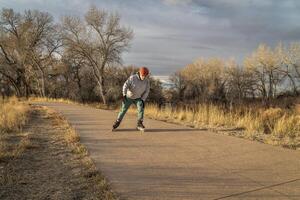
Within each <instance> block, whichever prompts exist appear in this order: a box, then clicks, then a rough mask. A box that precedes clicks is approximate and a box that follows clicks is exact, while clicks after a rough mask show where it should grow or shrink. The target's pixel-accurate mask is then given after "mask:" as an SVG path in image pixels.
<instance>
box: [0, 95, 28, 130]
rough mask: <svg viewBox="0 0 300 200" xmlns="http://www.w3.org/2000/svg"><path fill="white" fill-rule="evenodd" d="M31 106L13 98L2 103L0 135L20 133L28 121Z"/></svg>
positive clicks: (0, 103) (0, 104) (0, 105)
mask: <svg viewBox="0 0 300 200" xmlns="http://www.w3.org/2000/svg"><path fill="white" fill-rule="evenodd" d="M28 111H29V106H28V105H27V104H26V103H24V102H20V101H19V100H18V99H17V98H16V97H11V98H9V99H7V100H4V101H1V102H0V133H4V132H11V131H20V130H21V129H22V126H23V125H25V123H26V120H27V113H28Z"/></svg>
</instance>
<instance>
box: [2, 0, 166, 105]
mask: <svg viewBox="0 0 300 200" xmlns="http://www.w3.org/2000/svg"><path fill="white" fill-rule="evenodd" d="M0 15H1V16H0V79H1V81H0V89H1V93H2V95H4V94H5V95H11V94H16V95H17V96H25V97H29V96H30V95H35V96H41V97H55V98H59V97H61V98H70V99H73V100H78V101H83V102H85V101H99V99H100V101H101V102H102V103H104V104H108V103H114V102H116V101H118V100H119V99H120V98H121V95H122V94H121V87H122V85H123V83H124V82H125V80H126V79H127V78H128V76H130V75H131V74H133V73H135V72H136V71H137V70H138V69H137V68H135V67H134V66H129V67H121V63H122V59H121V55H122V53H123V52H124V51H127V50H128V48H129V47H130V42H131V40H132V38H133V31H132V30H131V28H129V27H125V26H122V25H121V23H120V16H119V15H118V14H117V13H108V12H107V11H105V10H101V9H98V8H97V7H95V6H92V7H90V9H89V10H88V11H87V12H86V14H85V16H84V17H83V18H81V17H79V16H65V17H63V18H62V20H61V22H59V23H55V22H54V20H53V17H52V16H51V15H50V14H49V13H45V12H40V11H37V10H27V11H25V12H24V13H18V12H15V11H14V10H12V9H3V10H2V12H1V14H0ZM151 83H152V84H151V85H152V87H151V89H152V90H153V89H154V88H155V90H156V91H157V92H153V93H152V94H151V96H150V98H149V100H150V101H153V102H161V101H162V87H161V84H160V82H158V81H157V80H154V79H153V78H151Z"/></svg>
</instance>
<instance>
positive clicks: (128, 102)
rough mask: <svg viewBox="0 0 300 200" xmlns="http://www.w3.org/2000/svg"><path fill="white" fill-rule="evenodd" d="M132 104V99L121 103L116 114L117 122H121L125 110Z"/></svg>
mask: <svg viewBox="0 0 300 200" xmlns="http://www.w3.org/2000/svg"><path fill="white" fill-rule="evenodd" d="M132 103H133V101H132V99H130V98H126V99H125V100H124V101H123V102H122V107H121V110H120V112H119V114H118V120H120V121H122V119H123V118H124V116H125V114H126V112H127V110H128V109H129V107H130V105H131V104H132Z"/></svg>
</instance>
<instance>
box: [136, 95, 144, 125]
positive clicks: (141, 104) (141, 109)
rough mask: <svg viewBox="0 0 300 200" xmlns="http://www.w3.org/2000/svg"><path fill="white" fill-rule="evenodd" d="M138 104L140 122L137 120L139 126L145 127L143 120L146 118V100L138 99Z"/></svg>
mask: <svg viewBox="0 0 300 200" xmlns="http://www.w3.org/2000/svg"><path fill="white" fill-rule="evenodd" d="M135 103H136V105H137V110H138V122H137V127H138V128H139V127H141V128H143V129H144V128H145V127H144V125H143V120H144V108H145V105H144V101H143V100H142V99H136V102H135Z"/></svg>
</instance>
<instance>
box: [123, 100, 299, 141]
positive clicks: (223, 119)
mask: <svg viewBox="0 0 300 200" xmlns="http://www.w3.org/2000/svg"><path fill="white" fill-rule="evenodd" d="M129 112H130V113H136V109H135V108H134V107H133V106H132V107H131V108H130V109H129ZM145 115H146V116H147V117H149V118H152V119H158V120H163V121H169V122H175V123H180V124H184V125H189V126H192V127H195V128H209V129H214V130H218V129H224V128H227V129H231V130H235V129H236V130H243V131H242V133H243V136H244V137H247V138H251V139H259V140H260V141H265V142H266V143H271V144H283V143H284V145H287V146H288V145H289V144H291V143H292V145H293V146H295V143H296V146H297V145H298V147H299V144H300V113H299V112H298V108H296V109H294V110H284V109H281V108H269V109H264V108H261V107H259V106H254V107H247V106H241V107H236V108H233V109H231V110H227V109H225V108H223V107H222V106H217V105H213V104H201V105H198V106H197V108H196V109H186V108H171V107H164V108H159V107H158V106H157V105H153V104H147V105H146V109H145ZM270 138H272V140H271V139H270ZM287 138H288V139H287ZM274 140H276V142H274ZM286 141H288V142H286ZM286 143H289V144H286Z"/></svg>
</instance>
